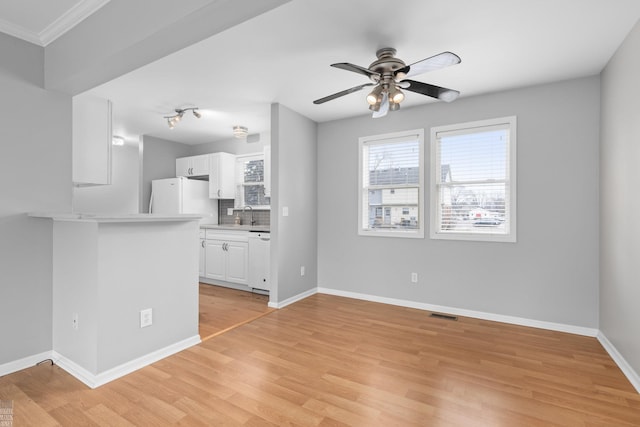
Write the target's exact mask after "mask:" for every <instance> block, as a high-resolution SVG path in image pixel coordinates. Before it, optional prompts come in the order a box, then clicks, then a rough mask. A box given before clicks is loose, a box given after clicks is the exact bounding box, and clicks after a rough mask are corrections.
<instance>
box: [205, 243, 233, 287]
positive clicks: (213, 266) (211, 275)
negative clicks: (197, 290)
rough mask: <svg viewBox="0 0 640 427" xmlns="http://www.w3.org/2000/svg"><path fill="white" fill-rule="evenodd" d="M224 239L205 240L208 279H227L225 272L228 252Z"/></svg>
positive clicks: (206, 274) (206, 275)
mask: <svg viewBox="0 0 640 427" xmlns="http://www.w3.org/2000/svg"><path fill="white" fill-rule="evenodd" d="M224 244H225V242H224V241H222V240H205V260H204V266H205V267H204V275H203V277H206V278H207V279H212V280H227V276H226V274H225V264H226V262H227V261H226V253H225V251H224Z"/></svg>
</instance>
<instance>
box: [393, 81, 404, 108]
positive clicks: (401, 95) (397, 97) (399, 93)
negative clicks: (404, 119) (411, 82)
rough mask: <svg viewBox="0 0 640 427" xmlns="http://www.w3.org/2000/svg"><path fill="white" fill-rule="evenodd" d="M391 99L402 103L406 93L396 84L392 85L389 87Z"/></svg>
mask: <svg viewBox="0 0 640 427" xmlns="http://www.w3.org/2000/svg"><path fill="white" fill-rule="evenodd" d="M389 100H390V101H392V102H394V103H396V104H400V103H401V102H402V101H404V93H402V91H401V90H400V89H398V88H397V87H396V86H395V85H392V86H391V88H390V89H389Z"/></svg>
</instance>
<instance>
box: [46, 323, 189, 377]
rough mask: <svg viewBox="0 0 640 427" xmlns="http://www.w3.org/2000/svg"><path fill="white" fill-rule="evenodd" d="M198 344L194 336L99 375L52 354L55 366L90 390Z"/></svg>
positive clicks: (61, 356) (57, 354) (54, 353)
mask: <svg viewBox="0 0 640 427" xmlns="http://www.w3.org/2000/svg"><path fill="white" fill-rule="evenodd" d="M199 343H200V336H199V335H195V336H193V337H191V338H187V339H185V340H182V341H179V342H177V343H175V344H171V345H169V346H167V347H164V348H161V349H159V350H156V351H154V352H152V353H149V354H146V355H144V356H142V357H139V358H137V359H134V360H131V361H129V362H127V363H123V364H122V365H120V366H116V367H115V368H112V369H109V370H107V371H104V372H102V373H99V374H94V373H92V372H89V371H87V370H86V369H85V368H83V367H82V366H80V365H78V364H76V363H75V362H73V361H72V360H69V359H67V358H66V357H64V356H63V355H61V354H59V353H58V352H56V351H54V352H53V360H54V361H55V363H56V365H58V366H60V367H61V368H62V369H64V370H65V371H67V372H68V373H69V374H70V375H72V376H74V377H75V378H77V379H78V380H79V381H81V382H83V383H84V384H86V385H87V386H89V387H91V388H97V387H100V386H101V385H104V384H106V383H108V382H111V381H113V380H115V379H118V378H120V377H123V376H125V375H127V374H130V373H131V372H134V371H137V370H138V369H141V368H144V367H145V366H148V365H150V364H152V363H154V362H157V361H158V360H161V359H164V358H165V357H168V356H171V355H172V354H175V353H178V352H180V351H182V350H185V349H187V348H189V347H191V346H194V345H196V344H199Z"/></svg>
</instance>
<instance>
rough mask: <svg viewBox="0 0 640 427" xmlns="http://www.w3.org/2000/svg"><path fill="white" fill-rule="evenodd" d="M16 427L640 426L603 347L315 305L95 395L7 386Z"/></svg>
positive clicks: (278, 315) (18, 379)
mask: <svg viewBox="0 0 640 427" xmlns="http://www.w3.org/2000/svg"><path fill="white" fill-rule="evenodd" d="M0 399H13V400H14V411H15V424H14V425H15V426H24V425H34V426H49V425H65V426H75V425H144V426H160V425H178V424H179V425H194V426H222V425H230V426H234V425H237V426H284V425H292V426H294V425H295V426H366V427H369V426H465V427H467V426H509V427H513V426H640V396H639V395H638V394H637V393H636V392H635V391H634V389H633V388H632V386H631V385H630V384H629V382H628V381H627V380H626V379H625V377H624V376H623V374H622V372H621V371H620V370H619V369H618V368H617V367H616V365H615V364H614V362H613V361H612V360H611V358H610V357H609V356H608V355H607V354H606V352H605V351H604V350H603V348H602V347H601V346H600V344H599V343H598V341H597V340H596V339H595V338H589V337H580V336H574V335H569V334H564V333H558V332H550V331H543V330H537V329H531V328H526V327H519V326H511V325H506V324H500V323H493V322H488V321H481V320H475V319H469V318H460V319H459V320H458V321H450V320H443V319H436V318H431V317H429V315H428V313H427V312H424V311H419V310H413V309H406V308H400V307H394V306H388V305H382V304H376V303H370V302H364V301H357V300H351V299H346V298H340V297H334V296H328V295H314V296H312V297H309V298H307V299H305V300H303V301H300V302H298V303H295V304H293V305H291V306H289V307H286V308H284V309H281V310H277V311H274V312H272V313H269V314H267V315H265V316H262V317H260V318H258V319H256V320H254V321H252V322H250V323H246V324H244V325H242V326H240V327H238V328H235V329H232V330H230V331H228V332H226V333H223V334H220V335H218V336H215V337H213V338H211V339H209V340H206V341H204V342H203V343H201V344H200V345H197V346H194V347H192V348H190V349H188V350H185V351H182V352H180V353H178V354H176V355H174V356H171V357H168V358H166V359H163V360H161V361H159V362H157V363H154V364H153V365H151V366H148V367H146V368H143V369H141V370H139V371H137V372H134V373H132V374H130V375H127V376H126V377H123V378H121V379H119V380H116V381H113V382H111V383H109V384H106V385H104V386H102V387H100V388H98V389H96V390H90V389H88V388H86V387H85V386H84V385H83V384H81V383H80V382H78V381H77V380H75V379H74V378H72V377H71V376H70V375H68V374H66V373H65V372H64V371H62V370H61V369H59V368H58V367H57V366H44V365H41V366H37V367H35V368H30V369H26V370H24V371H21V372H18V373H15V374H12V375H8V376H5V377H3V378H0Z"/></svg>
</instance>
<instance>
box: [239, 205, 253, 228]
mask: <svg viewBox="0 0 640 427" xmlns="http://www.w3.org/2000/svg"><path fill="white" fill-rule="evenodd" d="M247 208H249V212H250V213H251V222H250V224H251V225H254V224H255V223H256V222H255V221H254V220H253V207H251V206H249V205H246V206H245V207H243V208H242V214H243V215H244V211H245V209H247Z"/></svg>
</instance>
